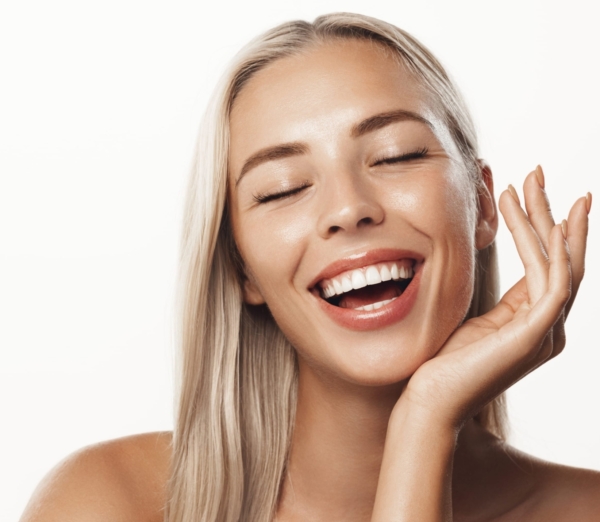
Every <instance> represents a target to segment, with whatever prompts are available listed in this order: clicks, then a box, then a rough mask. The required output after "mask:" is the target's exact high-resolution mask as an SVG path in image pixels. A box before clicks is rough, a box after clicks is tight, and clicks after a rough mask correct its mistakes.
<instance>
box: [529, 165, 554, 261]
mask: <svg viewBox="0 0 600 522" xmlns="http://www.w3.org/2000/svg"><path fill="white" fill-rule="evenodd" d="M544 185H545V180H544V173H543V171H542V167H540V166H539V165H538V166H537V167H536V169H535V170H534V171H533V172H531V173H530V174H529V175H528V176H527V177H526V178H525V182H524V183H523V195H524V196H525V198H524V199H525V208H526V209H527V215H528V216H529V221H530V223H531V225H532V226H533V228H534V229H535V231H536V233H537V235H538V237H539V238H540V241H541V242H542V245H544V250H545V251H546V252H548V238H549V236H550V231H551V230H552V227H553V226H554V225H555V223H554V218H553V217H552V211H551V210H550V203H549V201H548V197H547V195H546V191H545V190H544Z"/></svg>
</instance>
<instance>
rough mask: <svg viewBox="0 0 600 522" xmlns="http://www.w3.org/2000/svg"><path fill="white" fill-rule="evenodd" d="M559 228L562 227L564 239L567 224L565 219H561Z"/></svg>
mask: <svg viewBox="0 0 600 522" xmlns="http://www.w3.org/2000/svg"><path fill="white" fill-rule="evenodd" d="M560 226H561V228H562V232H563V237H564V238H565V239H567V232H568V226H567V220H566V219H563V220H562V223H561V224H560Z"/></svg>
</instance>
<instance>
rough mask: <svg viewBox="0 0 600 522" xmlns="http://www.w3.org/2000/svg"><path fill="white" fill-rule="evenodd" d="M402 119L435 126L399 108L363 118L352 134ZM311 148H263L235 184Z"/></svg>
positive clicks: (297, 144) (296, 145)
mask: <svg viewBox="0 0 600 522" xmlns="http://www.w3.org/2000/svg"><path fill="white" fill-rule="evenodd" d="M400 121H418V122H420V123H424V124H425V125H427V126H428V127H431V128H433V125H432V124H431V123H430V122H429V121H428V120H426V119H425V118H423V116H420V115H419V114H417V113H415V112H411V111H405V110H402V109H399V110H395V111H389V112H382V113H380V114H376V115H375V116H370V117H369V118H366V119H364V120H362V121H361V122H359V123H357V124H356V125H353V126H352V129H351V130H350V136H351V137H352V138H360V137H361V136H364V135H365V134H368V133H369V132H373V131H376V130H379V129H382V128H383V127H386V126H388V125H391V124H392V123H397V122H400ZM309 150H310V149H309V146H308V145H307V144H306V143H303V142H291V143H283V144H280V145H275V146H273V147H267V148H264V149H261V150H259V151H258V152H256V153H255V154H253V155H252V156H250V157H249V158H248V159H247V160H246V161H245V162H244V165H243V167H242V170H241V172H240V176H239V177H238V179H237V181H236V182H235V186H236V187H237V186H238V184H239V182H240V181H241V179H242V178H243V177H244V175H245V174H246V173H247V172H248V171H249V170H252V169H253V168H255V167H258V165H261V164H262V163H266V162H267V161H273V160H278V159H282V158H289V157H291V156H299V155H301V154H306V153H307V152H308V151H309Z"/></svg>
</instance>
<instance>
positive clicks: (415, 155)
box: [373, 147, 428, 167]
mask: <svg viewBox="0 0 600 522" xmlns="http://www.w3.org/2000/svg"><path fill="white" fill-rule="evenodd" d="M427 152H428V149H427V147H423V148H422V149H419V150H415V151H413V152H407V153H406V154H402V155H400V156H393V157H391V158H382V159H380V160H377V161H375V162H374V163H373V167H375V166H377V165H392V164H394V163H401V162H403V161H411V160H415V159H420V158H424V157H425V156H427Z"/></svg>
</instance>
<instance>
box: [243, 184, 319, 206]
mask: <svg viewBox="0 0 600 522" xmlns="http://www.w3.org/2000/svg"><path fill="white" fill-rule="evenodd" d="M306 187H310V183H308V181H305V182H304V183H302V185H299V186H298V187H295V188H293V189H289V190H280V191H277V192H271V193H270V194H269V193H266V194H265V193H264V192H259V193H258V194H255V195H254V196H253V197H254V201H256V202H257V203H267V202H269V201H272V200H274V199H284V198H289V197H290V196H293V195H294V194H297V193H298V192H301V191H302V190H304V189H305V188H306Z"/></svg>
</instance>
